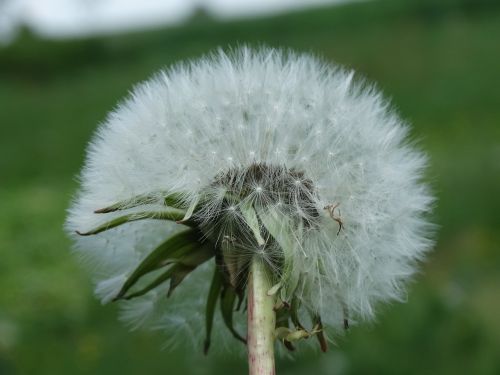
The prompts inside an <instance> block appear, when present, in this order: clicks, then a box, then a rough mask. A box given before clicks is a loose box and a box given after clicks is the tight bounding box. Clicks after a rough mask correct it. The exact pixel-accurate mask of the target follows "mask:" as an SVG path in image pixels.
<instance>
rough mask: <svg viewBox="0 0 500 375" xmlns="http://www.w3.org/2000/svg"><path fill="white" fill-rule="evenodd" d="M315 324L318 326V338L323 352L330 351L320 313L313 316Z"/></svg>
mask: <svg viewBox="0 0 500 375" xmlns="http://www.w3.org/2000/svg"><path fill="white" fill-rule="evenodd" d="M313 324H314V327H316V331H317V333H316V338H317V339H318V342H319V346H320V348H321V351H322V352H323V353H326V352H327V351H328V342H327V341H326V337H325V333H324V331H323V323H322V322H321V317H320V316H319V315H314V316H313Z"/></svg>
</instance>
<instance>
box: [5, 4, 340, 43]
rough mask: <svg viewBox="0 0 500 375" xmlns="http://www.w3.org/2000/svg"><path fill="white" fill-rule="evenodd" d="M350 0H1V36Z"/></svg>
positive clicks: (57, 34) (58, 33) (88, 31)
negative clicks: (198, 12) (23, 30)
mask: <svg viewBox="0 0 500 375" xmlns="http://www.w3.org/2000/svg"><path fill="white" fill-rule="evenodd" d="M345 1H348V0H0V42H1V41H3V43H8V42H9V41H11V40H12V39H14V38H15V35H16V31H17V30H18V28H19V26H20V25H27V26H29V27H30V28H31V29H32V30H33V31H35V32H36V33H38V34H39V35H41V36H44V37H47V38H67V37H79V36H85V35H92V34H103V33H110V32H119V31H124V30H131V29H144V28H147V27H155V26H159V25H175V24H179V23H182V22H183V21H184V20H186V19H187V18H189V16H190V15H191V14H192V13H193V11H194V10H195V9H198V8H200V7H202V8H203V9H205V10H206V11H208V12H210V14H212V15H213V16H214V17H218V18H224V19H230V18H238V17H249V16H258V15H264V14H273V13H280V12H283V11H287V10H291V9H297V8H304V7H310V6H318V5H322V4H332V3H340V2H345Z"/></svg>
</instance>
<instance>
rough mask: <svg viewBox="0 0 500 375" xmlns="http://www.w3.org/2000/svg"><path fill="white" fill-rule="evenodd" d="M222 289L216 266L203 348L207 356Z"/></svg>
mask: <svg viewBox="0 0 500 375" xmlns="http://www.w3.org/2000/svg"><path fill="white" fill-rule="evenodd" d="M221 287H222V275H221V274H220V271H219V270H218V269H217V266H215V269H214V276H213V278H212V284H210V290H209V292H208V298H207V308H206V313H205V328H206V337H205V342H204V347H203V352H204V353H205V354H207V353H208V349H209V348H210V337H211V335H212V326H213V322H214V313H215V306H216V305H217V299H218V298H219V293H220V289H221Z"/></svg>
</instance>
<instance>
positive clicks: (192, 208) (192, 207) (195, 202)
mask: <svg viewBox="0 0 500 375" xmlns="http://www.w3.org/2000/svg"><path fill="white" fill-rule="evenodd" d="M199 203H200V197H199V196H197V197H196V198H195V199H194V200H193V202H192V203H191V204H190V205H189V207H188V209H187V211H186V213H185V214H184V217H183V218H182V220H180V221H179V224H184V223H186V222H187V221H188V220H189V219H191V217H192V216H193V213H194V211H195V210H196V208H197V207H198V204H199Z"/></svg>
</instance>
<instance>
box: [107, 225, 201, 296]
mask: <svg viewBox="0 0 500 375" xmlns="http://www.w3.org/2000/svg"><path fill="white" fill-rule="evenodd" d="M200 236H201V234H200V233H199V232H198V231H196V230H194V229H188V230H185V231H182V232H179V233H176V234H174V235H173V236H171V237H169V238H168V239H167V240H166V241H165V242H163V243H162V244H161V245H159V246H158V247H157V248H156V249H154V250H153V251H152V252H151V253H150V254H149V255H148V256H146V258H144V260H143V261H142V262H141V263H140V264H139V265H138V266H137V268H136V269H135V270H134V272H132V274H131V275H130V276H129V277H128V279H127V280H126V281H125V283H124V284H123V286H122V288H121V290H120V292H119V293H118V295H117V296H116V297H115V300H116V299H120V298H121V297H123V296H124V295H125V293H127V291H128V290H129V289H130V288H131V287H132V286H133V285H134V284H135V283H136V282H137V281H138V280H139V279H140V278H141V277H142V276H144V275H145V274H147V273H149V272H152V271H154V270H157V269H158V268H160V267H163V266H165V265H166V264H167V262H168V261H171V260H173V259H177V258H179V257H182V256H184V255H186V254H187V253H188V251H189V250H190V247H189V245H191V244H197V243H198V241H199V239H200Z"/></svg>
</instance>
